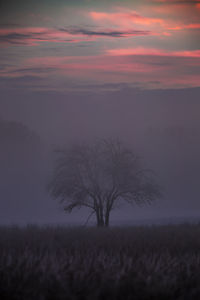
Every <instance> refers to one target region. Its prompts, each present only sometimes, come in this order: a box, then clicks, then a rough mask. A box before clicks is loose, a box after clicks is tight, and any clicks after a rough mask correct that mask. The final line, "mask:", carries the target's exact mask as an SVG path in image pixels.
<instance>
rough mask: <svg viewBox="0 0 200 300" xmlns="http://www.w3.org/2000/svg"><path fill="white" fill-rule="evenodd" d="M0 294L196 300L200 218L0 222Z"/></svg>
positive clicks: (198, 293) (29, 299) (198, 295)
mask: <svg viewBox="0 0 200 300" xmlns="http://www.w3.org/2000/svg"><path fill="white" fill-rule="evenodd" d="M0 299H1V300H3V299H10V300H11V299H20V300H21V299H26V300H32V299H34V300H36V299H37V300H40V299H41V300H42V299H52V300H53V299H55V300H56V299H66V300H68V299H69V300H70V299H80V300H84V299H91V300H96V299H99V300H100V299H117V300H118V299H122V300H124V299H131V300H132V299H135V300H140V299H159V300H161V299H173V300H174V299H186V300H189V299H200V225H177V226H175V225H172V226H153V227H132V228H131V227H130V228H121V229H120V228H113V229H109V230H102V229H100V230H99V229H95V228H63V227H62V228H58V227H57V228H38V227H34V226H29V227H27V228H23V229H20V228H17V227H1V228H0Z"/></svg>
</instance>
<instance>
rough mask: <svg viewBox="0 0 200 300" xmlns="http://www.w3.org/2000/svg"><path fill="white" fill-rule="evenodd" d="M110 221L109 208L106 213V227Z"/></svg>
mask: <svg viewBox="0 0 200 300" xmlns="http://www.w3.org/2000/svg"><path fill="white" fill-rule="evenodd" d="M109 222H110V211H109V210H107V212H106V215H105V227H109Z"/></svg>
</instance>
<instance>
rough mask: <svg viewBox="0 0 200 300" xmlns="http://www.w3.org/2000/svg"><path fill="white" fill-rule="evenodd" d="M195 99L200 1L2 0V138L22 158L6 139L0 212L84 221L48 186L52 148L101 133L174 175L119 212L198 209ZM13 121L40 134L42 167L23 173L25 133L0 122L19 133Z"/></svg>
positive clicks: (2, 217)
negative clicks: (158, 193) (151, 197)
mask: <svg viewBox="0 0 200 300" xmlns="http://www.w3.org/2000/svg"><path fill="white" fill-rule="evenodd" d="M199 99H200V1H196V0H193V1H186V0H140V1H130V0H121V1H117V0H109V1H108V0H107V1H106V0H101V1H100V0H99V1H98V0H76V1H75V0H74V1H72V0H71V1H70V0H40V1H39V0H34V1H33V0H29V1H25V0H18V1H15V0H7V1H5V0H4V1H3V0H1V1H0V143H1V145H4V150H5V149H9V151H11V152H12V151H13V152H12V153H13V157H14V158H13V160H12V162H13V164H16V165H18V169H16V170H15V172H13V169H12V163H11V161H10V159H9V158H8V156H7V155H8V153H7V152H9V151H7V150H5V151H4V150H2V149H3V147H1V148H0V155H1V159H0V162H1V163H2V162H3V165H4V168H5V169H6V165H7V164H8V165H9V166H10V169H9V168H7V171H6V174H7V175H6V176H7V177H6V176H4V175H5V174H4V173H2V172H1V169H0V176H2V178H3V180H1V182H0V199H1V200H0V222H5V223H9V222H10V223H15V222H16V223H20V222H31V223H34V222H40V223H42V222H45V223H51V222H53V223H54V222H57V223H59V222H61V221H62V222H64V221H65V220H66V221H69V222H73V221H80V220H81V222H84V220H85V212H84V211H83V213H82V212H81V211H80V212H78V213H77V214H73V215H71V216H67V217H66V215H65V214H64V213H63V212H62V207H61V206H60V205H59V204H58V203H56V202H55V200H52V199H51V197H50V196H49V195H48V194H47V192H46V189H45V187H46V184H47V181H48V178H49V176H50V175H51V172H52V166H53V160H54V155H53V153H52V151H53V149H54V148H55V147H57V146H58V145H59V146H60V145H68V144H71V143H72V142H76V141H82V140H91V139H94V138H105V137H108V138H109V137H114V138H119V139H121V140H122V141H124V142H126V143H128V144H131V146H132V147H133V149H134V150H135V151H137V152H138V153H139V154H141V156H142V157H144V161H146V163H147V164H150V165H151V167H152V168H153V169H155V170H156V172H157V173H158V177H159V179H162V180H163V182H166V183H167V185H168V186H170V188H169V189H168V194H166V196H165V197H164V198H163V199H162V200H161V201H158V202H157V203H155V204H154V205H152V206H150V207H149V206H148V207H143V208H141V207H139V208H138V207H136V206H135V207H134V208H133V210H132V209H130V208H129V207H128V208H127V207H124V208H122V209H121V210H119V212H114V215H113V216H114V219H115V220H123V221H124V220H126V219H127V220H133V219H134V220H136V219H159V218H161V219H162V218H170V217H182V216H183V217H185V216H186V217H187V216H189V217H191V216H199V215H200V214H199V212H200V202H199V198H200V192H199V191H198V189H199V184H198V180H197V179H198V178H199V177H200V159H199V152H200V113H199V112H200V102H199ZM4 122H5V123H4ZM10 122H11V123H10ZM12 122H20V124H24V125H25V126H27V131H29V130H30V131H33V132H34V133H35V134H36V135H38V136H39V137H40V139H41V141H42V145H43V146H44V149H45V150H44V149H43V150H42V154H41V156H42V157H43V159H42V163H41V161H40V163H39V165H40V168H43V170H42V172H40V169H39V168H38V170H37V172H39V173H40V175H34V174H36V173H37V172H36V170H35V166H37V164H38V163H37V164H36V163H35V161H34V162H33V165H34V164H35V166H34V167H33V168H32V167H31V168H32V169H31V168H30V169H29V170H28V169H23V170H24V171H23V172H24V173H23V172H22V173H23V176H21V175H20V176H21V177H19V169H20V167H19V166H20V163H19V161H20V162H21V163H22V165H23V166H24V168H25V166H26V165H27V160H26V158H25V156H24V157H23V156H19V155H18V154H16V149H18V146H19V144H20V140H17V138H16V139H14V138H13V141H10V140H9V142H8V140H7V138H5V135H6V134H7V133H6V132H7V131H5V132H3V131H1V130H2V129H1V128H11V129H10V130H11V131H12V130H13V133H12V134H13V136H14V134H15V130H16V129H15V123H12ZM2 124H3V126H2ZM6 124H7V125H6ZM10 126H11V127H10ZM17 128H18V125H17ZM19 128H20V126H19ZM19 130H20V129H19ZM1 134H2V135H1ZM11 136H12V135H11ZM2 137H3V138H2ZM5 140H7V142H5ZM8 145H9V146H8ZM29 148H30V147H29ZM25 149H26V148H25ZM3 151H4V152H3ZM45 151H47V152H48V154H47V152H45ZM11 152H9V153H11ZM18 152H19V149H18ZM44 152H45V153H46V154H44ZM33 156H34V155H33ZM5 157H7V158H5ZM34 157H35V156H34ZM29 158H30V156H29ZM34 159H36V158H34ZM17 170H18V171H17ZM20 172H21V170H20ZM26 172H27V173H28V175H29V176H26V175H24V174H26ZM2 174H3V175H2ZM13 174H15V175H13ZM44 174H46V175H45V176H46V177H45V176H44ZM182 174H184V176H183V175H182ZM188 174H189V175H188ZM192 174H193V175H192ZM190 175H191V176H190ZM15 176H17V180H15V178H16V177H15ZM24 176H25V177H24ZM188 176H189V177H188ZM20 178H21V179H20ZM24 178H26V180H27V184H26V187H24V180H25V179H24ZM28 180H29V182H28ZM189 181H190V182H191V181H192V183H191V185H190V187H188V184H186V183H188V182H189ZM2 184H3V188H2ZM11 187H12V188H11ZM183 187H184V188H183ZM187 187H188V188H187ZM165 189H167V188H166V187H165ZM2 191H3V192H2Z"/></svg>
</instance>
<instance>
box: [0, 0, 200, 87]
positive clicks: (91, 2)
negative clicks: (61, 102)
mask: <svg viewBox="0 0 200 300" xmlns="http://www.w3.org/2000/svg"><path fill="white" fill-rule="evenodd" d="M199 33H200V1H198V0H193V1H192V0H190V1H185V0H176V1H175V0H141V1H131V0H124V1H117V0H109V1H106V0H101V1H98V0H75V1H72V0H43V1H39V0H29V1H25V0H19V1H14V0H8V1H1V2H0V60H1V61H0V87H1V88H5V87H7V88H9V89H18V90H20V89H22V90H23V89H28V90H32V89H33V90H34V91H36V90H39V91H41V90H42V91H58V90H59V91H69V90H70V91H73V90H92V89H95V90H98V89H104V90H106V89H109V90H110V89H111V90H113V89H114V90H115V89H119V87H120V86H123V85H124V84H126V85H128V86H130V87H134V88H135V87H137V88H141V89H163V88H164V89H169V88H170V89H171V88H173V89H174V88H175V89H177V88H188V87H189V88H191V87H199V86H200V40H199V37H200V34H199Z"/></svg>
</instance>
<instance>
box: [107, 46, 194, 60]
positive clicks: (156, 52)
mask: <svg viewBox="0 0 200 300" xmlns="http://www.w3.org/2000/svg"><path fill="white" fill-rule="evenodd" d="M107 54H108V55H111V56H127V55H141V56H165V57H167V56H169V57H171V56H174V57H196V58H200V50H192V51H166V50H161V49H153V48H134V49H110V50H107Z"/></svg>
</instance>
